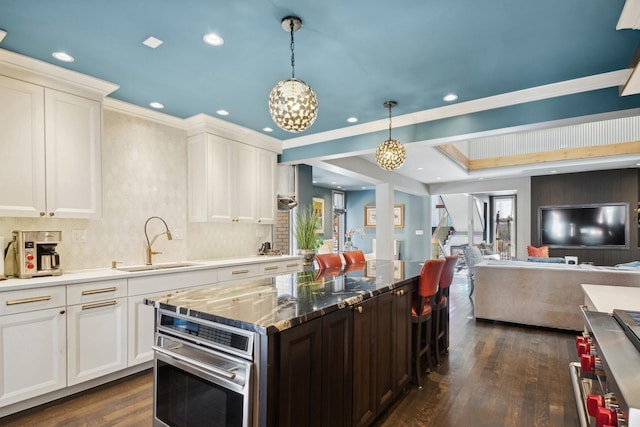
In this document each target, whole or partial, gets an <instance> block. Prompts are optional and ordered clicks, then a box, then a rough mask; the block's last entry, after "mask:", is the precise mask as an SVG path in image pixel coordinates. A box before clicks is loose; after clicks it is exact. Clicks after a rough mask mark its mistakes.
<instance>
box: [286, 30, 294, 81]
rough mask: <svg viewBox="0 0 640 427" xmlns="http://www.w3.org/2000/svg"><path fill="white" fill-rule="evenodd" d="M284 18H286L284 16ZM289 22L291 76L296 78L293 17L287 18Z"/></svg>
mask: <svg viewBox="0 0 640 427" xmlns="http://www.w3.org/2000/svg"><path fill="white" fill-rule="evenodd" d="M285 19H286V18H285ZM289 24H290V28H291V78H292V79H295V78H296V54H295V53H294V52H295V47H296V45H295V42H294V41H293V33H294V32H295V25H294V23H293V19H289Z"/></svg>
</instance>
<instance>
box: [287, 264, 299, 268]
mask: <svg viewBox="0 0 640 427" xmlns="http://www.w3.org/2000/svg"><path fill="white" fill-rule="evenodd" d="M299 265H300V264H298V263H295V264H287V268H290V267H297V266H299Z"/></svg>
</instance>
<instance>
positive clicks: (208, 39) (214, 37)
mask: <svg viewBox="0 0 640 427" xmlns="http://www.w3.org/2000/svg"><path fill="white" fill-rule="evenodd" d="M202 40H204V42H205V43H206V44H208V45H211V46H216V47H218V46H222V45H223V44H224V39H223V38H222V37H220V36H219V35H218V34H216V33H207V34H205V35H204V36H202Z"/></svg>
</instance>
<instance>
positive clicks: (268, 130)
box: [262, 127, 273, 132]
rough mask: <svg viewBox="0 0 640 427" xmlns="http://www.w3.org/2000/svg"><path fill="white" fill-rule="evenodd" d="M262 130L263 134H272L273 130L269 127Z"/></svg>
mask: <svg viewBox="0 0 640 427" xmlns="http://www.w3.org/2000/svg"><path fill="white" fill-rule="evenodd" d="M262 130H263V131H265V132H273V129H271V128H270V127H266V128H262Z"/></svg>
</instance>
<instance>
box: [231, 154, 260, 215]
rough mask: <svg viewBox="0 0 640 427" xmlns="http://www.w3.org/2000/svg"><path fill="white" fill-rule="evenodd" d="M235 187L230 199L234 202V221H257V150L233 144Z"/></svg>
mask: <svg viewBox="0 0 640 427" xmlns="http://www.w3.org/2000/svg"><path fill="white" fill-rule="evenodd" d="M234 148H235V163H236V164H235V166H236V167H235V168H234V169H235V171H234V172H235V187H234V194H233V196H232V199H233V200H234V202H235V215H234V219H235V220H236V221H239V222H256V220H257V214H258V210H257V204H258V199H257V185H258V172H257V168H256V165H257V161H256V151H258V149H257V148H255V147H252V146H250V145H246V144H235V145H234Z"/></svg>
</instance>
